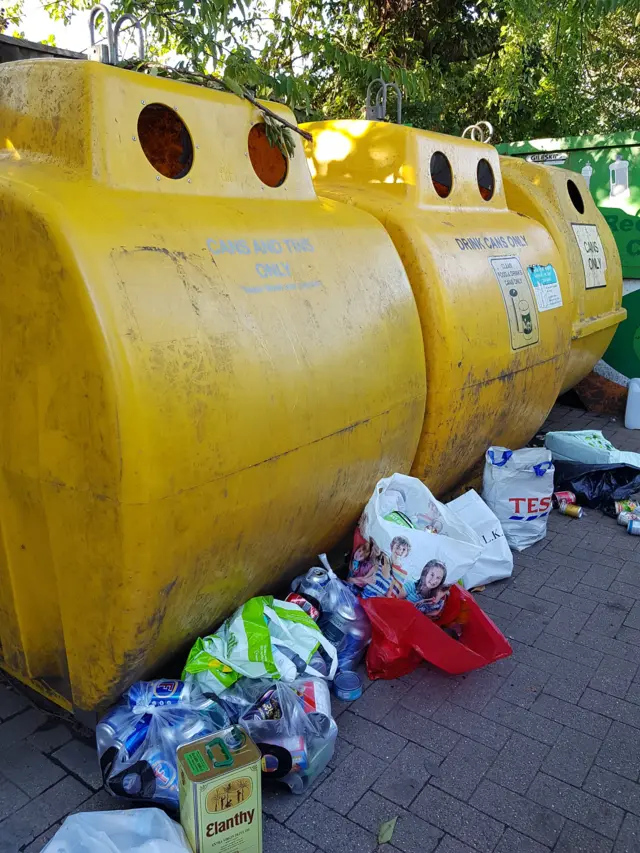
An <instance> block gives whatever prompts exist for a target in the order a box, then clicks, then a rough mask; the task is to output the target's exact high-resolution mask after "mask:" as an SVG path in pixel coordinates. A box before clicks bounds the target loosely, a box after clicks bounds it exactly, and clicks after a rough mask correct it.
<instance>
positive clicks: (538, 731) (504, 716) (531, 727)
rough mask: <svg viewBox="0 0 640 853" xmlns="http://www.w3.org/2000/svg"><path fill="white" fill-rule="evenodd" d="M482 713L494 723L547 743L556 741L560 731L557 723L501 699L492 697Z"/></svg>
mask: <svg viewBox="0 0 640 853" xmlns="http://www.w3.org/2000/svg"><path fill="white" fill-rule="evenodd" d="M482 714H483V716H485V717H487V718H489V719H490V720H493V721H494V722H496V723H500V724H501V725H503V726H506V727H508V728H510V729H513V730H514V731H517V732H520V733H521V734H526V735H527V736H529V737H532V738H535V739H536V740H539V741H541V742H542V743H546V744H549V745H551V744H553V743H555V742H556V739H557V737H558V735H559V734H560V732H561V731H562V726H561V725H560V724H559V723H554V722H551V721H550V720H547V719H544V717H539V716H538V715H537V714H533V713H531V712H530V711H527V710H526V709H525V708H520V707H519V706H517V705H512V704H511V703H510V702H503V701H502V699H492V700H491V702H489V704H488V705H487V706H486V707H485V709H484V710H483V712H482Z"/></svg>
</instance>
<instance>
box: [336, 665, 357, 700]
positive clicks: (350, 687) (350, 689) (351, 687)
mask: <svg viewBox="0 0 640 853" xmlns="http://www.w3.org/2000/svg"><path fill="white" fill-rule="evenodd" d="M333 692H334V693H335V694H336V699H340V700H341V701H342V702H354V701H355V700H356V699H359V698H360V697H361V696H362V679H361V678H360V676H359V675H358V673H357V672H339V673H338V674H337V675H336V677H335V678H334V680H333Z"/></svg>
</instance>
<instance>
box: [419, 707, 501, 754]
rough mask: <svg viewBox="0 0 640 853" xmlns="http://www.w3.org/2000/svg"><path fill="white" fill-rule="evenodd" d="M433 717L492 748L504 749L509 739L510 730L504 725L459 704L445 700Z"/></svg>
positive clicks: (438, 721)
mask: <svg viewBox="0 0 640 853" xmlns="http://www.w3.org/2000/svg"><path fill="white" fill-rule="evenodd" d="M433 719H434V720H435V721H436V722H437V723H441V724H442V725H443V726H447V728H450V729H453V731H456V732H459V733H460V734H461V735H465V736H466V737H468V738H471V740H477V741H478V742H479V743H483V744H484V745H485V746H490V747H491V748H492V749H502V747H503V746H504V745H505V743H506V742H507V741H508V740H509V735H510V732H509V730H508V729H506V728H504V726H500V725H498V724H497V723H494V722H491V721H490V720H488V719H486V718H484V717H481V716H479V715H478V714H474V713H473V712H472V711H467V710H466V709H465V708H460V707H459V706H458V705H453V704H452V703H451V702H445V703H444V704H443V705H442V706H441V707H440V708H439V709H438V710H437V711H436V713H435V714H434V715H433Z"/></svg>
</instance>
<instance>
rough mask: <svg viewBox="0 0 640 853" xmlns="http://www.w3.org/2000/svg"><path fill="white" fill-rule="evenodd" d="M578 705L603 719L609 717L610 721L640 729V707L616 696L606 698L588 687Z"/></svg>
mask: <svg viewBox="0 0 640 853" xmlns="http://www.w3.org/2000/svg"><path fill="white" fill-rule="evenodd" d="M580 705H581V706H582V707H583V708H588V709H589V710H590V711H596V712H597V713H598V714H603V715H604V716H605V717H611V719H612V720H618V722H620V723H627V724H628V725H630V726H635V727H636V728H640V707H639V706H638V705H636V704H635V703H634V702H627V701H626V700H625V699H618V698H617V697H616V696H607V694H605V693H601V692H600V691H599V690H592V689H591V688H590V687H588V688H587V689H586V690H585V691H584V693H583V694H582V697H581V699H580Z"/></svg>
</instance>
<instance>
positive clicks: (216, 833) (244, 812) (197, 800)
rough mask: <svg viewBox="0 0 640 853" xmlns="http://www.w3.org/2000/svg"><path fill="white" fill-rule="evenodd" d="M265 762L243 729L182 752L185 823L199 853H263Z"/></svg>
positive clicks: (183, 748) (182, 814)
mask: <svg viewBox="0 0 640 853" xmlns="http://www.w3.org/2000/svg"><path fill="white" fill-rule="evenodd" d="M262 760H263V759H262V756H261V753H260V749H259V748H258V746H257V744H255V743H254V742H253V740H252V739H251V737H249V735H248V734H247V732H246V731H244V729H242V728H240V726H231V727H230V728H227V729H224V730H223V731H219V732H218V733H217V735H216V736H215V737H214V738H202V739H201V740H198V741H196V742H195V743H190V744H187V745H186V746H181V747H180V748H179V749H178V766H179V768H180V822H181V823H182V826H183V828H184V831H185V833H186V835H187V838H188V839H189V842H190V844H191V846H192V848H193V850H194V851H197V853H225V851H231V850H233V851H240V850H242V853H260V851H261V850H262V787H261V780H260V765H261V762H262Z"/></svg>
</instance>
